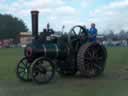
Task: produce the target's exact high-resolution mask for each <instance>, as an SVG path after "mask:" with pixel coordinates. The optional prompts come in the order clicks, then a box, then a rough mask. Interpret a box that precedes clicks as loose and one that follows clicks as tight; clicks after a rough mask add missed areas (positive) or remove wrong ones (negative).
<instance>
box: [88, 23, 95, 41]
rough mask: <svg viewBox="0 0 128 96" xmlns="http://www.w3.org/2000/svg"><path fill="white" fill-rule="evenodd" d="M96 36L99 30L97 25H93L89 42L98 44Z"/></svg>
mask: <svg viewBox="0 0 128 96" xmlns="http://www.w3.org/2000/svg"><path fill="white" fill-rule="evenodd" d="M96 36H97V28H96V25H95V23H92V24H91V28H90V30H89V41H90V42H96Z"/></svg>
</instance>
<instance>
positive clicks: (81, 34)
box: [68, 25, 88, 45]
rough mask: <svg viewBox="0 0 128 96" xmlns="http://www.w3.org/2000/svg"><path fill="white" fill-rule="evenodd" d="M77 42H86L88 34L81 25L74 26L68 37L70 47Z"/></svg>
mask: <svg viewBox="0 0 128 96" xmlns="http://www.w3.org/2000/svg"><path fill="white" fill-rule="evenodd" d="M77 40H79V41H80V40H84V41H87V40H88V33H87V30H86V29H85V28H84V27H83V26H81V25H76V26H74V27H73V28H71V30H70V32H69V36H68V42H69V44H70V45H72V43H73V42H75V41H77Z"/></svg>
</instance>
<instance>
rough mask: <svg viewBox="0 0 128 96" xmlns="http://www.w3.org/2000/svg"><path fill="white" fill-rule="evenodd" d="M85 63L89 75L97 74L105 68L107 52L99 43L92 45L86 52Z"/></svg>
mask: <svg viewBox="0 0 128 96" xmlns="http://www.w3.org/2000/svg"><path fill="white" fill-rule="evenodd" d="M84 57H85V59H84V63H85V64H84V65H85V70H86V72H87V74H88V75H91V76H95V75H96V74H97V73H100V72H101V71H102V70H103V69H104V63H105V58H106V56H105V53H104V50H103V48H102V46H100V45H99V44H94V45H93V46H90V47H89V48H88V49H87V50H86V52H85V54H84Z"/></svg>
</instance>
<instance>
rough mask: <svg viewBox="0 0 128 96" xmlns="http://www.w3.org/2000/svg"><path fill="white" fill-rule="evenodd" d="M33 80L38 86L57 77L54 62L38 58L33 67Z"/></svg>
mask: <svg viewBox="0 0 128 96" xmlns="http://www.w3.org/2000/svg"><path fill="white" fill-rule="evenodd" d="M30 69H31V76H32V80H33V81H34V82H35V83H37V84H44V83H48V82H49V81H50V80H52V78H53V77H54V75H55V66H54V64H53V62H52V61H51V60H50V59H48V58H44V57H40V58H37V59H36V60H35V61H34V62H33V63H32V65H31V68H30Z"/></svg>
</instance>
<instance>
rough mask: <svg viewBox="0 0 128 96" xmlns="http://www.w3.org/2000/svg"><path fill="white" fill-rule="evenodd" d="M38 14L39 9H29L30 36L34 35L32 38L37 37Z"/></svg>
mask: <svg viewBox="0 0 128 96" xmlns="http://www.w3.org/2000/svg"><path fill="white" fill-rule="evenodd" d="M38 14H39V11H37V10H33V11H31V19H32V36H33V37H34V39H38Z"/></svg>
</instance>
